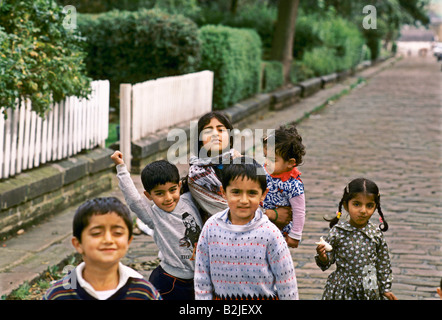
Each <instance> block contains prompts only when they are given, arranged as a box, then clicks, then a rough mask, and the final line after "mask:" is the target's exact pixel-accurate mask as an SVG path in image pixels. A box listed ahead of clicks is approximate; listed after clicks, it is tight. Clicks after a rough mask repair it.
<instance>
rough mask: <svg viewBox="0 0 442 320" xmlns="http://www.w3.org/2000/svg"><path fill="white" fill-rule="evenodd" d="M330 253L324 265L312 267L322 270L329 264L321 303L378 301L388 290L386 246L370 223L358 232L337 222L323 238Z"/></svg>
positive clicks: (389, 277)
mask: <svg viewBox="0 0 442 320" xmlns="http://www.w3.org/2000/svg"><path fill="white" fill-rule="evenodd" d="M324 240H325V241H327V242H328V243H330V244H331V245H332V247H333V250H332V251H330V252H327V256H328V259H329V261H328V263H327V264H325V265H324V264H322V262H321V261H320V260H319V257H318V256H316V257H315V259H316V264H317V265H318V266H319V267H320V268H321V269H322V270H323V271H324V270H327V269H328V268H329V267H330V266H331V265H332V264H333V263H336V270H335V271H334V272H332V273H331V274H330V275H329V277H328V279H327V283H326V285H325V289H324V293H323V296H322V299H323V300H379V299H383V293H384V292H388V291H390V288H391V282H392V272H391V265H390V257H389V252H388V247H387V243H386V242H385V238H384V236H383V234H382V232H381V231H380V230H379V229H378V228H377V227H376V226H375V225H373V224H372V223H371V222H369V223H368V224H367V225H366V226H365V227H364V228H361V229H358V228H356V227H353V226H352V225H350V223H349V222H347V221H345V222H342V221H341V222H339V223H338V224H336V225H335V226H333V228H332V229H331V230H330V232H329V235H328V236H327V237H326V238H325V239H324Z"/></svg>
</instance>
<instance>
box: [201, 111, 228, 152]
mask: <svg viewBox="0 0 442 320" xmlns="http://www.w3.org/2000/svg"><path fill="white" fill-rule="evenodd" d="M213 118H216V119H217V120H218V121H219V122H221V124H222V125H224V126H225V127H226V129H227V130H229V132H230V144H229V146H230V148H232V146H233V135H232V134H231V132H232V130H233V125H232V123H231V122H230V120H229V118H228V117H227V116H226V115H225V114H224V113H222V112H219V111H212V112H209V113H206V114H205V115H203V116H202V117H201V118H199V120H198V137H197V139H198V150H197V151H198V153H197V154H199V152H200V150H201V148H202V147H203V142H202V141H200V135H201V131H203V129H204V127H205V126H207V125H208V124H209V123H210V120H212V119H213Z"/></svg>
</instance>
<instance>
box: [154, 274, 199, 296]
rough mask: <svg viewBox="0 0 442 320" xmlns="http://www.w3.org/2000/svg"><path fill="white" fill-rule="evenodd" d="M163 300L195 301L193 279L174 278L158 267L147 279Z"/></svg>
mask: <svg viewBox="0 0 442 320" xmlns="http://www.w3.org/2000/svg"><path fill="white" fill-rule="evenodd" d="M149 281H150V283H152V284H153V285H154V287H155V288H156V289H157V290H158V292H159V293H160V294H161V297H162V298H163V300H195V288H194V284H193V279H181V278H177V277H174V276H172V275H170V274H168V273H167V272H166V271H164V269H163V268H161V266H158V267H157V268H156V269H155V270H153V271H152V273H151V275H150V277H149Z"/></svg>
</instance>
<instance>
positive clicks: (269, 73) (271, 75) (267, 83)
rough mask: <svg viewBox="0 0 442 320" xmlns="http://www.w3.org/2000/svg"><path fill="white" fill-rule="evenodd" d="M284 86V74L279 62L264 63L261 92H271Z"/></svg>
mask: <svg viewBox="0 0 442 320" xmlns="http://www.w3.org/2000/svg"><path fill="white" fill-rule="evenodd" d="M283 84H284V72H283V66H282V63H281V62H279V61H263V62H262V87H261V92H270V91H273V90H275V89H277V88H279V87H281V86H282V85H283Z"/></svg>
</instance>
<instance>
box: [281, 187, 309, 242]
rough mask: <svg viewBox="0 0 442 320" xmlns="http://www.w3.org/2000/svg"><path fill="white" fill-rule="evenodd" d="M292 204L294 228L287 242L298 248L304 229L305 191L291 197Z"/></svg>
mask: <svg viewBox="0 0 442 320" xmlns="http://www.w3.org/2000/svg"><path fill="white" fill-rule="evenodd" d="M289 201H290V205H291V207H292V228H291V229H290V232H289V234H288V237H287V239H286V240H287V244H288V246H289V247H291V248H297V247H298V244H299V241H301V237H302V230H303V229H304V222H305V197H304V193H302V194H300V195H298V196H296V197H293V198H291V199H290V200H289Z"/></svg>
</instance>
